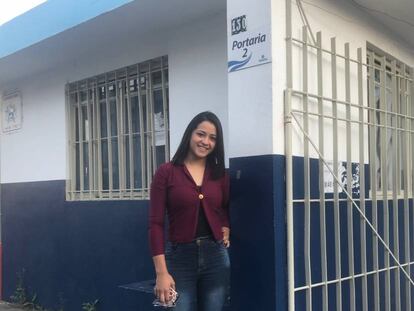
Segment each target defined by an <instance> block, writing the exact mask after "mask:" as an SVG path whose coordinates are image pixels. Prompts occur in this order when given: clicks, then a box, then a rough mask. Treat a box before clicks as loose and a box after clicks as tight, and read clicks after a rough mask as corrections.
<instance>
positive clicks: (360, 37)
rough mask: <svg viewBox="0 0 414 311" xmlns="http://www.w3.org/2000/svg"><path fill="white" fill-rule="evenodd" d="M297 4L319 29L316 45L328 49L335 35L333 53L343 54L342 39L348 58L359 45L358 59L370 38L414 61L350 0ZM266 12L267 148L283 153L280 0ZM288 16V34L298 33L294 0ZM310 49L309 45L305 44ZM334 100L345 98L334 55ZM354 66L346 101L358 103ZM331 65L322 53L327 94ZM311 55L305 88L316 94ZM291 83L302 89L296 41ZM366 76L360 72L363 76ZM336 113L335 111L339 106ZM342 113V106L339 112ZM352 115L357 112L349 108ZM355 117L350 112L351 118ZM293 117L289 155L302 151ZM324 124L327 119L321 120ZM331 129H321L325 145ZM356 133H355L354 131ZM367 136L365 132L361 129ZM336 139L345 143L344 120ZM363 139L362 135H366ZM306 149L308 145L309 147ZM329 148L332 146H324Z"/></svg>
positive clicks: (314, 128)
mask: <svg viewBox="0 0 414 311" xmlns="http://www.w3.org/2000/svg"><path fill="white" fill-rule="evenodd" d="M302 4H303V8H304V11H305V13H306V16H307V18H308V20H309V23H310V26H311V28H312V31H313V32H314V34H315V37H316V32H318V31H321V32H322V45H323V47H324V48H326V49H330V46H331V43H330V39H331V37H336V41H337V53H338V54H341V55H344V44H345V43H346V42H349V43H350V51H351V58H353V59H356V58H357V54H356V53H357V48H359V47H361V48H362V52H363V60H364V61H365V60H366V47H367V43H368V42H369V43H371V44H373V45H375V46H377V47H378V48H380V49H382V50H383V51H385V52H387V53H389V54H391V55H392V56H394V57H395V58H397V59H399V60H400V61H402V62H404V63H405V64H407V65H409V66H411V67H413V66H414V55H413V53H412V52H413V50H414V47H410V46H408V45H407V43H406V42H404V41H403V40H402V39H401V38H399V36H398V35H396V34H394V33H392V32H390V31H388V30H387V29H386V28H384V26H383V25H382V24H380V23H378V22H377V21H375V20H374V19H373V18H371V17H370V16H369V15H368V14H367V13H365V12H364V11H361V9H360V8H358V7H356V6H354V5H352V3H351V2H349V1H348V2H347V1H339V0H335V1H332V0H329V1H328V0H309V1H306V2H303V1H302ZM272 14H273V15H272V16H273V20H272V21H273V24H272V26H273V28H272V32H273V38H272V40H273V60H274V62H273V94H274V96H273V106H274V108H273V109H274V124H273V133H274V135H273V152H274V153H275V154H284V125H283V105H284V103H283V90H284V89H285V88H286V67H285V66H284V64H285V59H286V56H285V54H284V51H285V37H286V32H285V31H286V30H285V29H286V28H285V21H286V19H285V1H273V2H272ZM292 20H293V37H294V38H297V39H301V38H302V26H303V23H302V19H301V17H300V15H299V11H298V8H297V5H296V3H295V1H292ZM309 50H310V51H312V49H309ZM338 66H339V68H340V69H339V71H338V99H340V100H345V80H344V63H343V61H340V60H338ZM356 70H357V68H356V66H355V65H352V67H351V90H352V92H351V101H352V102H353V103H358V101H357V99H358V97H357V96H358V94H357V92H356V88H357V79H356V75H357V71H356ZM330 72H331V68H330V57H327V56H326V55H325V57H324V68H323V76H324V90H323V92H324V93H323V94H324V96H326V97H331V94H332V92H331V73H330ZM316 75H317V71H316V57H312V56H311V57H310V59H309V79H308V81H309V92H310V93H314V94H316V93H317V79H316V77H317V76H316ZM364 75H366V69H364ZM293 76H294V80H293V88H294V89H296V90H302V81H301V79H302V55H301V50H300V49H299V48H298V47H297V46H296V47H294V54H293ZM364 79H365V80H364V81H366V76H365V78H364ZM363 87H364V101H365V105H367V83H365V82H364V83H363ZM293 105H296V107H299V106H297V105H300V107H301V105H302V104H301V101H299V100H296V101H294V103H293ZM324 108H325V111H326V112H328V113H329V111H330V110H331V107H330V106H329V104H328V103H326V104H325V107H324ZM339 113H341V111H339ZM342 113H343V111H342ZM355 113H356V116H357V113H358V112H357V111H355ZM355 118H357V117H355V114H354V117H353V119H355ZM293 122H294V144H293V154H294V155H303V142H302V134H301V132H300V130H299V129H298V127H297V126H296V125H295V121H293ZM316 123H317V121H315V122H313V124H312V122H311V124H310V126H311V128H310V134H311V137H313V138H314V139H315V142H316V143H317V141H318V140H317V137H318V132H317V125H316ZM327 128H329V124H327ZM331 132H332V131H329V130H327V131H325V142H326V143H325V144H328V143H329V146H330V145H331V144H332V143H331V142H332V137H331ZM352 135H358V131H357V127H356V126H355V127H354V128H353V129H352ZM356 137H357V136H356ZM365 137H366V138H367V133H365ZM339 141H340V142H345V125H343V130H340V133H339ZM366 141H367V140H366ZM339 148H340V150H339V157H340V159H344V158H345V150H346V149H345V144H342V146H341V144H340V146H339ZM311 149H312V148H311ZM330 149H332V148H330ZM365 151H366V156H365V159H367V155H368V150H365ZM311 156H312V157H317V154H316V152H314V151H313V150H311ZM325 156H326V158H328V159H330V158H332V150H329V149H326V151H325ZM352 158H353V160H357V159H358V149H357V148H353V150H352Z"/></svg>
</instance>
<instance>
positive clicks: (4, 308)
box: [0, 301, 24, 311]
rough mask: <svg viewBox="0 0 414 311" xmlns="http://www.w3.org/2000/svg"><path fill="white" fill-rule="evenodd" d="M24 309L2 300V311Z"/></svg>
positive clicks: (0, 306) (0, 309) (0, 302)
mask: <svg viewBox="0 0 414 311" xmlns="http://www.w3.org/2000/svg"><path fill="white" fill-rule="evenodd" d="M23 310H24V309H22V308H18V307H16V306H13V305H11V304H9V303H7V302H3V301H0V311H23Z"/></svg>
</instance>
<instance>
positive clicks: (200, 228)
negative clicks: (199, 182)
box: [195, 186, 213, 238]
mask: <svg viewBox="0 0 414 311" xmlns="http://www.w3.org/2000/svg"><path fill="white" fill-rule="evenodd" d="M197 191H198V192H199V193H201V187H200V186H197ZM212 235H213V232H212V231H211V228H210V225H209V223H208V221H207V217H206V213H205V212H204V208H203V200H200V206H199V209H198V223H197V231H196V236H195V237H196V238H199V237H205V236H212Z"/></svg>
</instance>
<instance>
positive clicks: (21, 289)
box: [10, 269, 48, 311]
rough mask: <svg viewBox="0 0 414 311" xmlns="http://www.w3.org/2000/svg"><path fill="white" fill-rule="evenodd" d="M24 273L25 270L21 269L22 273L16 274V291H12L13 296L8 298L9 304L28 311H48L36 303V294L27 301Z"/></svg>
mask: <svg viewBox="0 0 414 311" xmlns="http://www.w3.org/2000/svg"><path fill="white" fill-rule="evenodd" d="M25 273H26V270H25V269H22V271H20V272H17V286H16V290H15V291H14V294H13V295H11V296H10V300H11V302H12V303H14V304H16V305H19V306H21V307H23V308H24V309H26V310H30V311H48V310H47V309H45V308H43V307H42V306H40V305H39V304H38V303H36V300H37V294H34V295H33V296H32V298H31V299H30V300H29V299H28V295H27V292H26V288H25V286H24V275H25Z"/></svg>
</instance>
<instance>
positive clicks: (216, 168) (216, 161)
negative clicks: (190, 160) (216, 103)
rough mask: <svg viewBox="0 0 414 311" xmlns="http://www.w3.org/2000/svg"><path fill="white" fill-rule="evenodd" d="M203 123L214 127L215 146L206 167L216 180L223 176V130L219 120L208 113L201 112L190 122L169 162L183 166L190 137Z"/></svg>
mask: <svg viewBox="0 0 414 311" xmlns="http://www.w3.org/2000/svg"><path fill="white" fill-rule="evenodd" d="M204 121H208V122H210V123H212V124H214V126H215V127H216V145H215V147H214V149H213V151H212V152H211V153H210V154H209V155H208V156H207V165H208V167H209V168H211V171H212V178H213V179H218V178H220V177H222V176H223V175H224V142H223V128H222V127H221V122H220V120H219V118H217V116H216V115H215V114H214V113H212V112H210V111H204V112H201V113H199V114H198V115H196V116H195V117H194V118H193V119H192V120H191V121H190V123H189V124H188V125H187V128H186V129H185V132H184V135H183V138H182V139H181V143H180V145H179V146H178V149H177V151H176V153H175V154H174V157H173V158H172V161H171V162H172V163H173V164H174V165H182V164H184V160H185V158H186V157H187V155H188V152H189V148H190V140H191V135H192V134H193V131H194V130H195V129H196V128H197V126H198V125H199V124H200V123H201V122H204Z"/></svg>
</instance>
